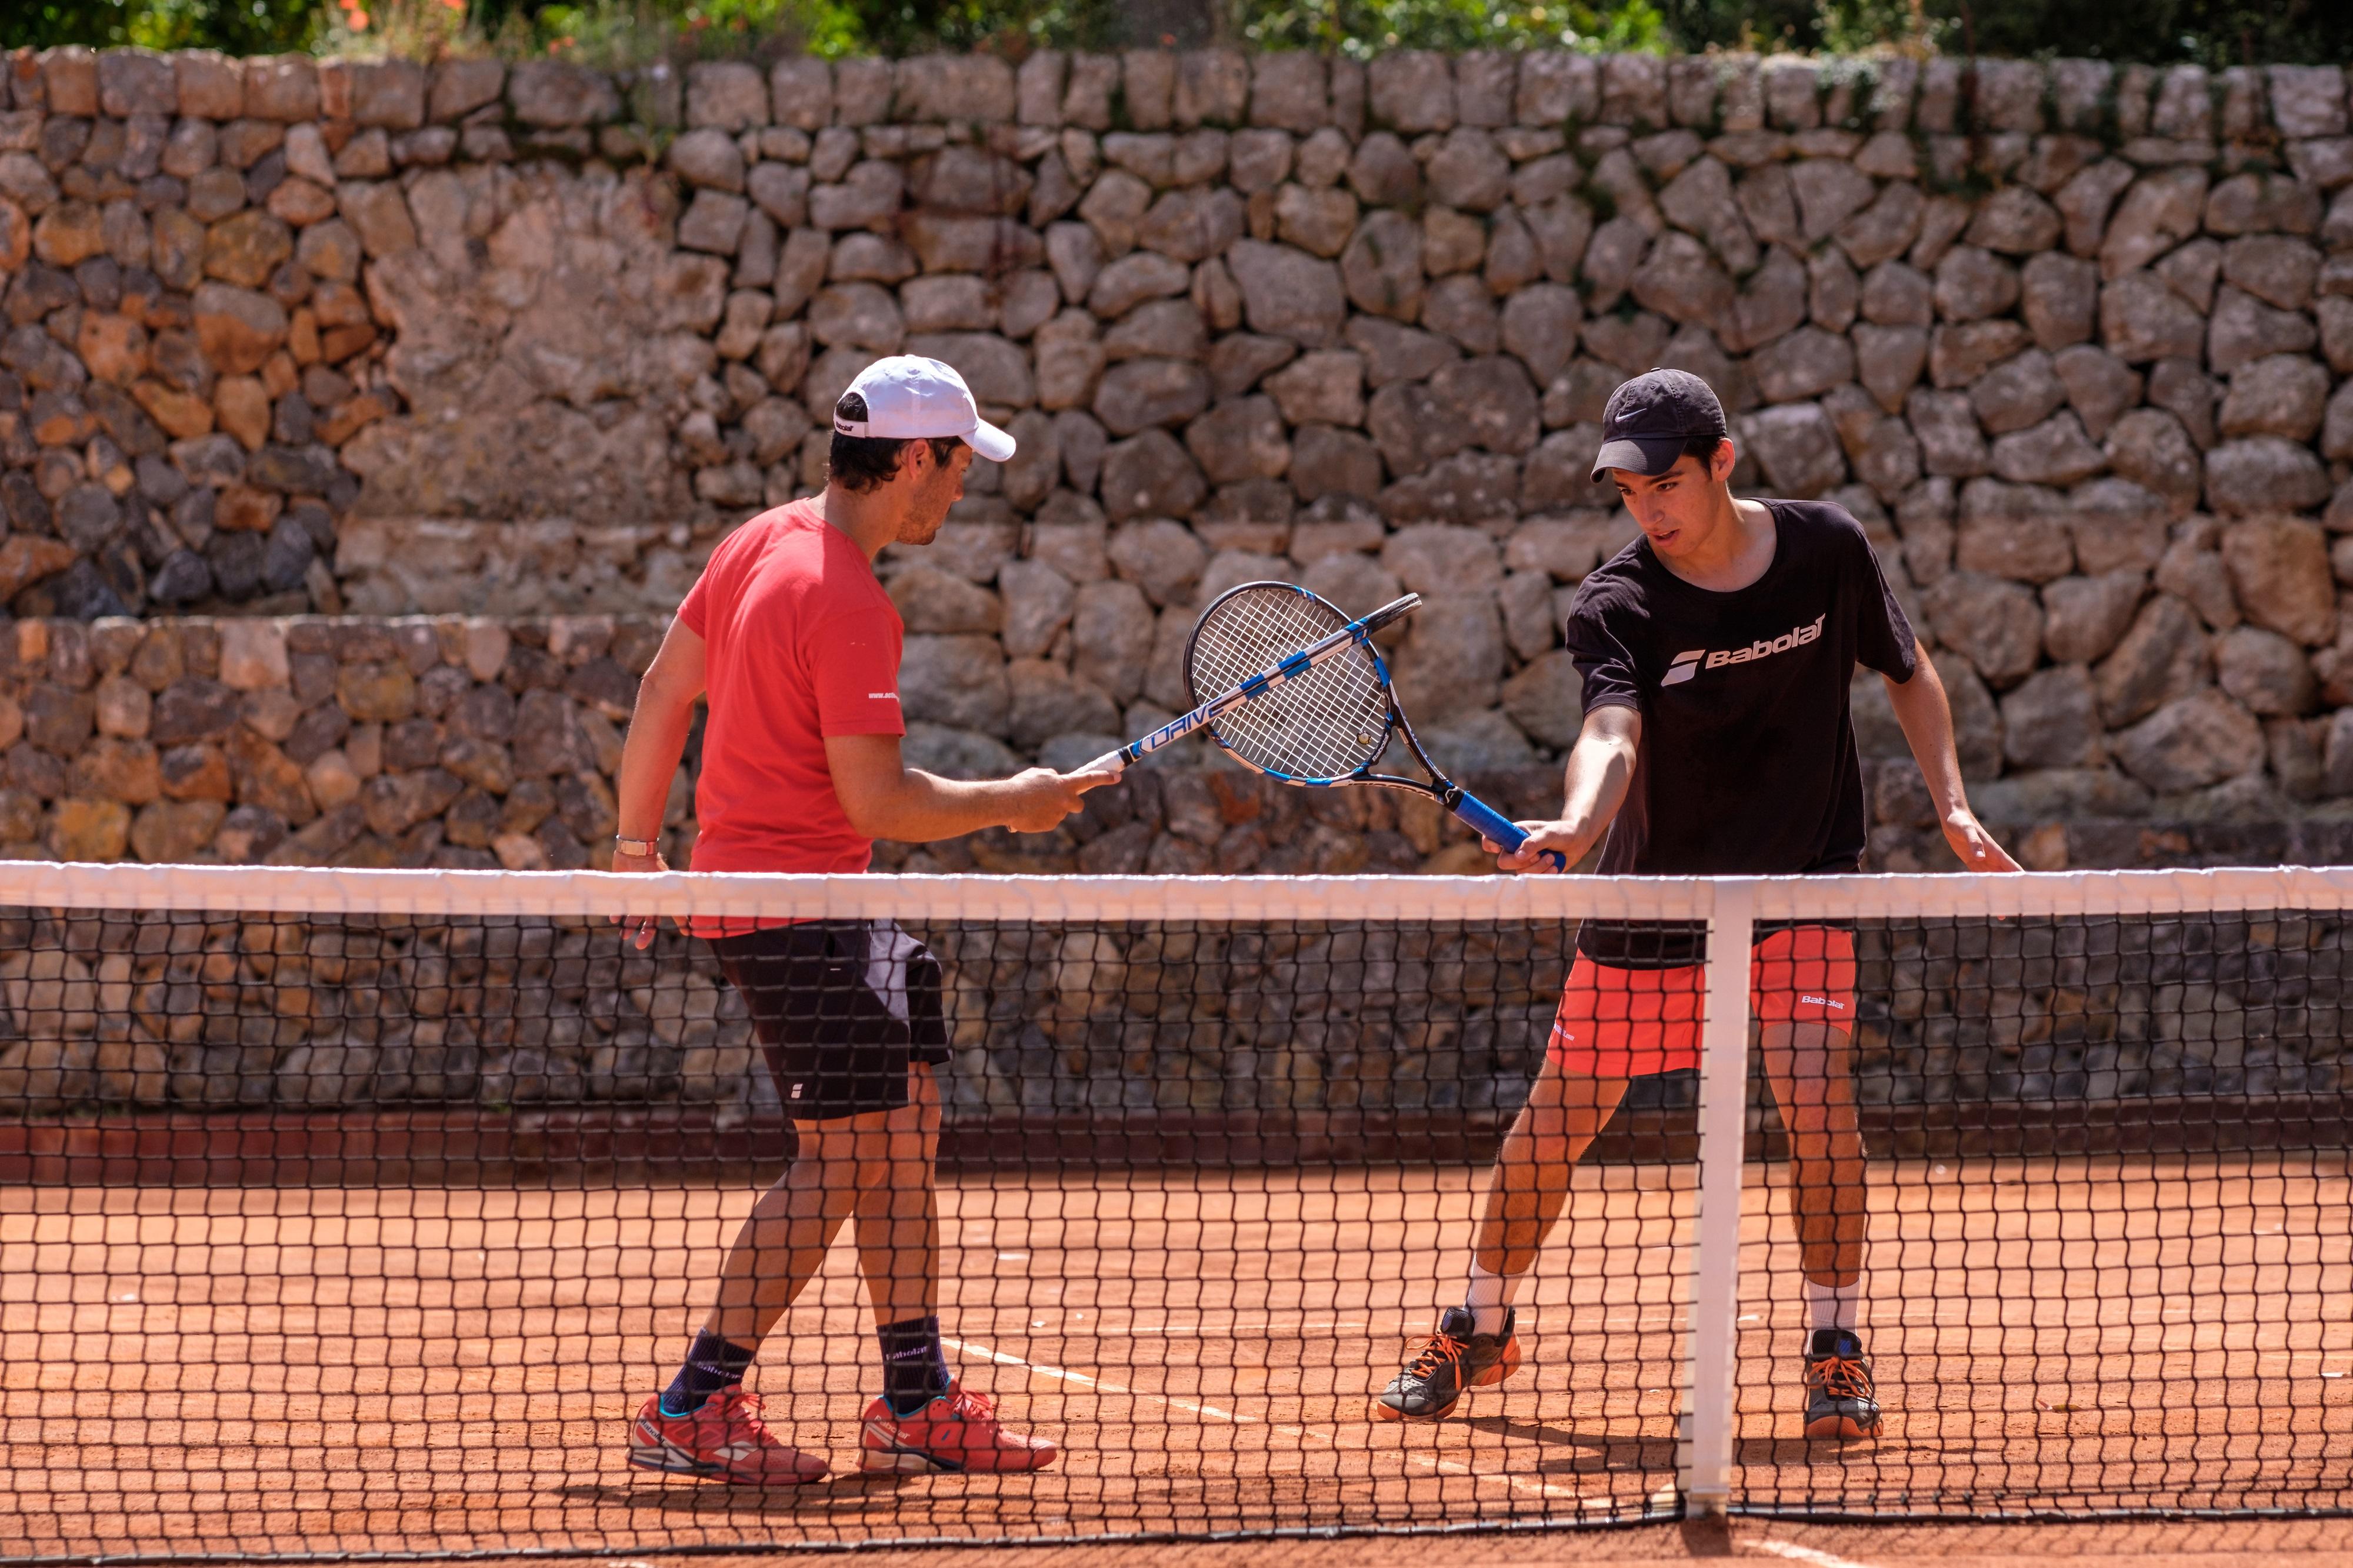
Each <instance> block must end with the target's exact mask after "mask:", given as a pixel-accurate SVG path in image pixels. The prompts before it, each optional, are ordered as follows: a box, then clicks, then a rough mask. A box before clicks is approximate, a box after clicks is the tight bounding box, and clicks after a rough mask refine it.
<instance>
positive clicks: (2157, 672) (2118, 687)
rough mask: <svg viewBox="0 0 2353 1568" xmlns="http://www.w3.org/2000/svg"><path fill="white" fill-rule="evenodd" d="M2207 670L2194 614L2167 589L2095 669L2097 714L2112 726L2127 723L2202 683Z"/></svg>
mask: <svg viewBox="0 0 2353 1568" xmlns="http://www.w3.org/2000/svg"><path fill="white" fill-rule="evenodd" d="M2209 669H2210V664H2209V660H2208V658H2207V649H2206V634H2205V632H2204V631H2203V630H2201V629H2200V626H2199V624H2198V616H2196V614H2195V613H2193V612H2192V611H2191V609H2190V608H2189V605H2185V604H2183V603H2182V602H2181V601H2180V600H2179V599H2177V598H2175V597H2174V596H2173V595H2170V594H2159V595H2156V596H2155V597H2153V598H2151V599H2150V600H2149V601H2148V602H2147V604H2145V605H2142V606H2141V608H2140V612H2139V614H2137V615H2136V616H2134V617H2133V623H2132V626H2130V628H2129V629H2127V630H2126V633H2125V635H2124V639H2123V640H2122V641H2121V642H2119V643H2117V645H2116V651H2115V652H2114V653H2112V654H2110V655H2109V656H2108V657H2107V658H2106V660H2105V662H2103V663H2102V664H2101V665H2100V667H2099V669H2098V670H2097V672H2096V674H2097V678H2098V685H2099V691H2100V718H2101V720H2102V721H2104V722H2105V723H2106V724H2107V725H2108V726H2109V727H2110V728H2111V729H2114V728H2116V727H2118V726H2121V725H2125V724H2129V723H2131V722H2133V721H2135V720H2137V719H2140V718H2143V717H2145V716H2147V714H2150V713H2153V712H2155V711H2156V710H2158V708H2159V707H2160V706H2162V705H2163V704H2165V703H2167V702H2169V701H2171V700H2174V699H2175V698H2177V697H2180V696H2183V695H2185V694H2187V693H2188V692H2189V691H2191V690H2193V689H2196V688H2197V687H2199V686H2201V685H2203V684H2204V683H2205V682H2206V680H2207V679H2208V675H2209Z"/></svg>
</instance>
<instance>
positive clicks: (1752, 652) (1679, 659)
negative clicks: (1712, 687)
mask: <svg viewBox="0 0 2353 1568" xmlns="http://www.w3.org/2000/svg"><path fill="white" fill-rule="evenodd" d="M1828 619H1830V612H1829V611H1827V610H1825V611H1823V612H1822V613H1821V614H1820V615H1819V616H1815V617H1814V619H1813V624H1812V625H1810V626H1791V627H1790V628H1789V629H1788V631H1786V632H1783V633H1782V634H1781V635H1780V636H1779V637H1775V638H1773V639H1772V640H1771V641H1769V642H1768V641H1767V640H1765V639H1764V638H1761V637H1760V638H1758V639H1757V641H1755V642H1753V643H1750V644H1749V645H1748V646H1747V647H1730V648H1725V647H1720V648H1704V647H1695V648H1694V649H1692V650H1691V651H1690V652H1689V653H1679V654H1677V655H1675V657H1674V661H1673V662H1672V664H1670V665H1668V666H1667V674H1666V679H1662V680H1661V681H1660V682H1659V684H1660V685H1662V686H1681V685H1682V684H1683V682H1684V681H1686V680H1689V679H1691V678H1692V677H1693V676H1694V675H1697V674H1698V673H1699V672H1700V671H1701V670H1703V669H1715V668H1720V667H1722V666H1724V665H1727V664H1753V663H1755V662H1756V661H1757V660H1758V659H1760V658H1772V657H1773V656H1774V655H1775V654H1777V653H1787V652H1788V651H1789V650H1790V649H1791V648H1793V647H1804V646H1805V645H1806V644H1808V643H1810V642H1816V641H1819V640H1820V637H1821V635H1822V623H1823V622H1824V621H1826V620H1828Z"/></svg>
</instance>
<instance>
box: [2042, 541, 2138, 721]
mask: <svg viewBox="0 0 2353 1568" xmlns="http://www.w3.org/2000/svg"><path fill="white" fill-rule="evenodd" d="M2146 592H2147V575H2146V574H2144V573H2141V572H2137V571H2131V570H2124V571H2116V572H2104V573H2102V574H2100V575H2098V576H2096V577H2062V578H2060V579H2058V580H2057V581H2056V582H2052V583H2045V584H2043V585H2042V647H2043V649H2044V651H2045V652H2047V653H2048V654H2049V655H2050V656H2051V657H2052V658H2053V659H2056V660H2058V661H2059V662H2061V663H2063V664H2071V665H2075V664H2091V663H2093V662H2094V661H2095V660H2097V659H2100V658H2104V657H2105V656H2106V654H2107V652H2108V650H2109V649H2110V648H2113V647H2116V642H2117V639H2119V638H2121V637H2123V636H2124V635H2125V629H2126V627H2128V626H2131V625H2132V619H2133V612H2134V611H2136V610H2137V609H2138V608H2139V607H2140V600H2141V595H2143V594H2144V593H2146ZM2094 728H2096V726H2094Z"/></svg>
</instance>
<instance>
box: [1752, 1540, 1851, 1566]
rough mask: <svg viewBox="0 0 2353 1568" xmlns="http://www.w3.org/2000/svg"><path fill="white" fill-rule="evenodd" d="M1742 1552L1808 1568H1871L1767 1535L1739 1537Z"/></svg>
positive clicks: (1848, 1558)
mask: <svg viewBox="0 0 2353 1568" xmlns="http://www.w3.org/2000/svg"><path fill="white" fill-rule="evenodd" d="M1739 1540H1740V1549H1741V1550H1742V1551H1743V1552H1764V1553H1765V1554H1766V1555H1767V1556H1768V1557H1785V1558H1787V1559H1788V1560H1789V1561H1790V1562H1792V1563H1806V1564H1808V1568H1872V1565H1871V1564H1870V1563H1857V1562H1856V1561H1855V1560H1854V1559H1853V1558H1852V1557H1839V1556H1834V1555H1833V1554H1831V1552H1821V1551H1817V1550H1816V1549H1815V1548H1813V1547H1810V1546H1800V1545H1799V1544H1798V1543H1797V1542H1794V1541H1776V1540H1774V1539H1773V1538H1772V1537H1771V1536H1769V1535H1745V1536H1742V1537H1740V1538H1739Z"/></svg>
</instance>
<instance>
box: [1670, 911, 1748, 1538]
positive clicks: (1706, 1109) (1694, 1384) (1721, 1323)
mask: <svg viewBox="0 0 2353 1568" xmlns="http://www.w3.org/2000/svg"><path fill="white" fill-rule="evenodd" d="M1755 927H1756V888H1755V885H1754V884H1753V883H1751V882H1749V881H1747V880H1745V879H1737V878H1731V879H1723V880H1719V881H1717V882H1716V883H1715V907H1714V909H1713V910H1712V911H1711V913H1710V914H1709V916H1708V922H1707V1013H1706V1016H1705V1018H1704V1021H1703V1023H1702V1025H1701V1028H1700V1076H1699V1223H1698V1226H1697V1232H1698V1235H1697V1239H1696V1245H1695V1246H1694V1247H1693V1248H1692V1295H1691V1332H1690V1341H1689V1343H1690V1347H1691V1348H1690V1352H1689V1360H1688V1362H1687V1363H1686V1364H1687V1367H1688V1375H1689V1378H1690V1383H1689V1384H1688V1387H1689V1397H1688V1402H1687V1405H1686V1406H1685V1408H1686V1412H1687V1414H1686V1418H1685V1421H1684V1426H1683V1443H1682V1445H1681V1448H1682V1452H1681V1454H1680V1455H1679V1456H1678V1458H1680V1460H1681V1464H1680V1467H1679V1468H1680V1469H1681V1472H1682V1474H1681V1478H1680V1479H1681V1481H1682V1484H1683V1507H1684V1510H1685V1511H1686V1512H1687V1513H1688V1514H1691V1515H1694V1516H1700V1517H1714V1516H1720V1515H1722V1514H1723V1513H1724V1511H1725V1505H1726V1504H1727V1503H1728V1501H1729V1500H1730V1497H1731V1478H1732V1436H1733V1396H1734V1392H1735V1390H1734V1386H1733V1367H1734V1361H1735V1357H1734V1335H1735V1333H1736V1319H1737V1318H1738V1316H1739V1312H1740V1179H1741V1165H1742V1163H1743V1161H1744V1160H1745V1158H1746V1149H1745V1147H1744V1142H1745V1140H1746V1133H1747V1123H1748V985H1749V978H1748V965H1749V950H1750V945H1751V943H1752V942H1753V940H1754V936H1755Z"/></svg>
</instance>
